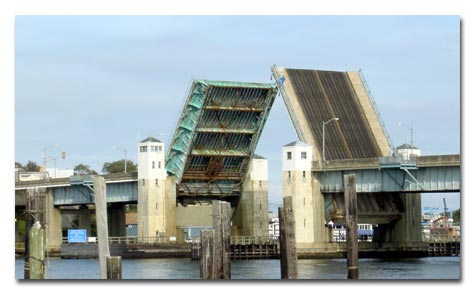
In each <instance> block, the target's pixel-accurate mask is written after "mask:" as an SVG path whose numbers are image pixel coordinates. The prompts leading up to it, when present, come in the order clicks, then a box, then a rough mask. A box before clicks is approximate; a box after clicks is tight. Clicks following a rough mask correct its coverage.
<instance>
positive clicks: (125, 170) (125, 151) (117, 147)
mask: <svg viewBox="0 0 475 294" xmlns="http://www.w3.org/2000/svg"><path fill="white" fill-rule="evenodd" d="M112 149H119V150H121V151H122V152H124V173H127V150H124V149H122V148H120V147H119V146H112Z"/></svg>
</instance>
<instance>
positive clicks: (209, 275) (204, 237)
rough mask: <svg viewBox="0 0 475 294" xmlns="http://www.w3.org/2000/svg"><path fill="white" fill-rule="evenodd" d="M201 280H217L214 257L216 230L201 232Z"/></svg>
mask: <svg viewBox="0 0 475 294" xmlns="http://www.w3.org/2000/svg"><path fill="white" fill-rule="evenodd" d="M200 236H201V257H200V278H201V279H216V273H217V270H216V268H217V267H216V266H215V263H214V262H213V256H214V230H202V231H201V235H200Z"/></svg>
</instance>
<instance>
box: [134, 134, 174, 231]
mask: <svg viewBox="0 0 475 294" xmlns="http://www.w3.org/2000/svg"><path fill="white" fill-rule="evenodd" d="M171 182H173V177H171V178H170V179H168V177H167V173H166V170H165V146H164V144H163V142H162V141H160V140H158V139H155V138H153V137H148V138H146V139H145V140H143V141H141V142H139V143H138V175H137V186H138V199H137V218H138V219H137V222H138V224H137V225H138V237H144V238H153V237H173V236H175V235H176V233H175V231H176V229H175V189H174V183H171Z"/></svg>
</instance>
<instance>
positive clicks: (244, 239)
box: [231, 236, 279, 245]
mask: <svg viewBox="0 0 475 294" xmlns="http://www.w3.org/2000/svg"><path fill="white" fill-rule="evenodd" d="M276 243H279V239H278V238H272V237H267V236H231V245H250V244H276Z"/></svg>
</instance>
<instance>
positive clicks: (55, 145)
mask: <svg viewBox="0 0 475 294" xmlns="http://www.w3.org/2000/svg"><path fill="white" fill-rule="evenodd" d="M58 146H59V144H57V143H56V144H53V145H51V146H48V147H45V148H43V178H45V175H46V173H45V172H46V162H48V159H47V158H46V150H48V149H51V148H53V147H58Z"/></svg>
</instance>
